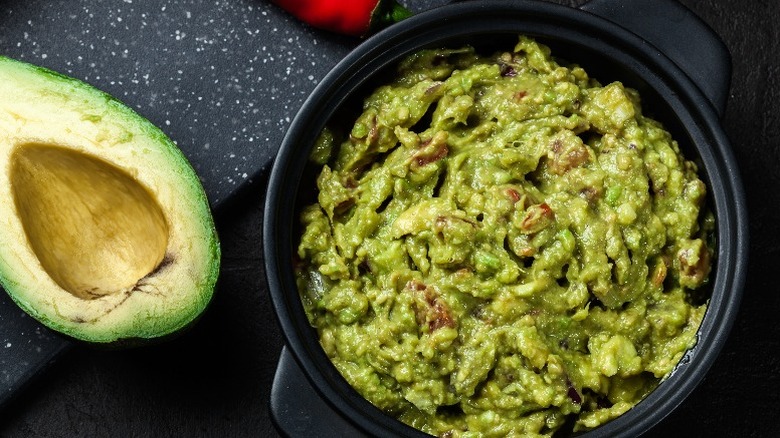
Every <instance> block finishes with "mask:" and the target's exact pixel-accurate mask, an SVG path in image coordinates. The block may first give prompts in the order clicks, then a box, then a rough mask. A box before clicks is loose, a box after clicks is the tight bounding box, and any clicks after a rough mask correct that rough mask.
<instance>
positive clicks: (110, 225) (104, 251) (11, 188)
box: [0, 57, 220, 344]
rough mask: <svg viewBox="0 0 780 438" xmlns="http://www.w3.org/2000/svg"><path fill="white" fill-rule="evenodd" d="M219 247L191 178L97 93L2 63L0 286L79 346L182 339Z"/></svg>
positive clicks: (144, 123) (208, 292) (174, 151)
mask: <svg viewBox="0 0 780 438" xmlns="http://www.w3.org/2000/svg"><path fill="white" fill-rule="evenodd" d="M219 261H220V249H219V243H218V239H217V234H216V230H215V228H214V221H213V218H212V215H211V210H210V207H209V204H208V200H207V198H206V195H205V193H204V191H203V187H202V185H201V183H200V180H199V179H198V177H197V175H196V174H195V171H194V170H193V169H192V167H191V166H190V164H189V162H188V161H187V159H186V158H185V157H184V155H183V154H182V153H181V151H180V150H179V149H178V147H176V145H174V143H173V142H172V141H171V140H170V139H169V138H168V137H167V136H166V135H165V134H164V133H163V132H162V131H161V130H159V129H158V128H157V127H155V126H154V125H153V124H152V123H151V122H149V121H148V120H146V119H144V118H143V117H141V116H139V115H138V114H137V113H135V112H134V111H133V110H131V109H130V108H128V107H127V106H125V105H124V104H122V103H121V102H119V101H117V100H116V99H114V98H113V97H111V96H109V95H108V94H106V93H104V92H102V91H99V90H97V89H95V88H93V87H92V86H90V85H87V84H85V83H83V82H80V81H78V80H76V79H73V78H69V77H66V76H63V75H61V74H58V73H55V72H52V71H50V70H47V69H44V68H41V67H37V66H33V65H30V64H26V63H23V62H20V61H15V60H12V59H9V58H4V57H0V284H2V286H3V288H4V289H5V290H6V292H7V293H8V294H9V295H10V296H11V298H12V299H13V300H14V301H15V302H16V303H17V304H18V305H19V307H21V308H22V309H23V310H24V311H25V312H27V313H28V314H30V315H31V316H32V317H34V318H35V319H37V320H39V321H40V322H42V323H43V324H45V325H46V326H48V327H50V328H52V329H54V330H56V331H58V332H61V333H63V334H66V335H68V336H71V337H73V338H76V339H79V340H82V341H87V342H90V343H101V344H106V343H117V341H123V340H128V339H152V338H159V337H163V336H166V335H170V334H173V333H176V332H178V331H180V330H181V329H182V328H184V327H186V326H188V325H189V324H190V323H192V322H193V321H194V320H195V319H196V318H197V317H198V316H199V315H200V314H201V313H202V312H203V311H204V309H205V308H206V306H207V304H208V303H209V301H210V300H211V297H212V294H213V291H214V286H215V283H216V281H217V277H218V272H219Z"/></svg>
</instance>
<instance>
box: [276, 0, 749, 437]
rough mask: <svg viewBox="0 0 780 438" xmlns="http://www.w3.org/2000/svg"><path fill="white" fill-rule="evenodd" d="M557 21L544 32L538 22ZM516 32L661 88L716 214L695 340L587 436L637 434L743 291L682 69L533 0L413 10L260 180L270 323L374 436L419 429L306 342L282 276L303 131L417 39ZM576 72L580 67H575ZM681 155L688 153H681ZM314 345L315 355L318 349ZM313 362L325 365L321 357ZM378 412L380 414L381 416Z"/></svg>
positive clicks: (730, 210) (310, 104)
mask: <svg viewBox="0 0 780 438" xmlns="http://www.w3.org/2000/svg"><path fill="white" fill-rule="evenodd" d="M550 29H558V30H559V31H560V32H559V33H556V34H555V35H546V34H547V33H548V32H547V31H548V30H550ZM510 32H514V34H515V35H519V34H528V35H531V36H532V37H533V36H535V37H537V38H538V37H539V36H541V37H547V38H553V39H556V40H560V41H562V42H570V41H574V39H575V38H581V40H578V41H579V43H580V44H592V45H593V46H594V47H597V48H598V51H599V52H600V53H603V52H604V51H607V52H609V53H608V54H607V55H608V57H610V58H615V60H616V62H621V63H623V65H624V66H625V67H627V68H630V69H631V70H632V72H633V73H634V74H637V75H638V76H639V77H641V78H642V79H644V80H645V81H646V82H647V83H648V84H650V86H651V87H652V88H653V89H654V90H656V92H658V93H659V94H660V95H661V98H662V99H664V100H665V101H666V102H667V103H668V104H669V105H670V107H671V108H672V109H673V111H674V112H675V117H676V118H677V119H678V120H680V124H681V125H682V126H683V127H684V129H685V130H686V133H687V135H689V136H690V141H691V143H692V145H693V147H694V148H695V149H696V151H697V153H698V155H699V156H700V158H701V160H702V163H703V164H704V167H703V169H700V170H701V171H702V172H703V173H705V174H706V175H707V177H708V178H709V183H708V189H709V192H710V196H711V197H712V199H713V204H714V206H713V210H714V212H715V214H716V216H717V218H718V220H717V223H716V225H717V231H716V236H717V240H718V248H717V251H718V254H717V259H716V266H715V268H714V269H713V274H712V275H714V276H715V280H714V281H713V282H712V283H713V285H712V296H711V298H710V302H709V306H708V309H707V312H706V313H705V317H704V320H703V321H702V324H701V327H700V328H699V331H698V337H699V342H698V343H697V345H696V346H695V347H694V348H693V349H691V350H690V351H689V352H688V353H687V354H686V355H685V357H684V358H683V359H682V360H681V362H680V363H679V364H678V366H677V367H676V368H675V370H674V371H673V372H672V373H671V375H670V376H668V377H667V378H666V379H665V381H664V382H662V384H661V385H659V387H658V388H656V389H655V390H654V391H653V392H652V393H650V394H649V395H648V396H647V397H645V398H644V399H643V400H642V401H640V402H639V403H638V404H637V405H636V406H634V407H633V408H632V409H631V410H630V411H629V412H626V413H625V414H623V415H621V416H620V417H618V418H616V419H614V420H612V421H610V422H608V423H606V424H604V425H602V426H599V427H598V428H596V429H594V430H593V431H591V432H588V433H587V434H586V435H587V436H634V435H637V434H639V433H641V432H643V431H646V430H648V429H649V428H651V427H652V426H654V425H655V424H657V423H658V422H659V421H661V420H662V419H663V418H664V417H665V416H666V415H668V414H669V413H670V412H671V411H672V410H673V409H674V408H676V407H677V406H678V405H679V404H680V403H681V402H682V401H683V400H684V399H685V398H686V397H687V396H688V395H689V394H690V392H691V391H692V390H693V389H694V388H695V387H696V386H697V385H698V384H699V383H700V382H701V380H702V379H703V377H704V375H705V374H706V372H707V371H708V370H709V369H710V367H711V366H712V364H713V362H714V361H715V359H716V357H717V356H718V354H719V352H720V350H721V349H722V347H723V344H724V343H725V340H726V338H727V336H728V333H729V331H730V330H731V327H732V325H733V322H734V319H735V317H736V313H737V311H738V307H739V302H740V299H741V295H742V289H743V287H744V281H745V275H746V267H747V254H748V252H747V248H748V227H747V223H748V222H747V208H746V205H745V196H744V192H743V188H742V182H741V178H740V176H739V171H738V168H737V166H736V161H735V159H734V157H733V154H732V151H731V148H730V145H729V141H728V138H727V136H726V135H725V133H724V132H723V130H722V127H721V124H720V119H719V117H718V116H717V114H716V111H715V110H714V109H713V107H712V105H711V104H710V102H709V101H708V100H707V98H706V97H705V96H704V95H703V94H702V92H701V90H700V89H699V88H698V87H697V86H696V84H694V83H693V82H692V81H691V80H690V79H689V78H688V76H686V75H685V73H684V72H683V71H682V70H680V68H679V67H677V66H676V65H675V64H674V63H673V62H671V61H670V60H669V58H667V57H666V56H665V55H664V54H663V53H661V52H659V51H658V49H656V48H655V47H654V46H652V45H649V44H648V43H647V42H646V41H644V40H642V39H641V38H639V37H638V36H636V35H634V34H633V33H631V32H630V31H628V30H627V29H625V28H623V27H621V26H619V25H617V24H615V23H612V22H610V21H608V20H606V19H603V18H601V17H598V16H596V15H594V14H591V13H588V12H585V11H582V10H580V9H575V8H571V7H568V6H563V5H558V4H553V3H544V2H539V1H533V0H518V1H513V2H505V1H501V0H486V1H481V2H461V3H452V4H449V5H446V6H442V7H439V8H435V9H432V10H430V11H426V12H423V13H420V14H418V15H415V16H413V17H411V18H409V19H407V20H404V21H402V22H401V23H398V24H396V25H393V26H391V27H390V28H388V29H385V30H384V31H382V32H380V33H378V34H376V35H374V36H373V37H371V38H369V39H367V40H365V41H364V42H363V43H361V44H360V45H359V46H358V47H357V48H355V49H354V50H353V51H352V52H350V53H349V54H348V55H347V56H346V57H345V58H344V59H342V60H341V61H340V62H339V63H338V64H337V65H336V66H335V67H334V68H333V69H332V70H331V71H330V72H329V73H328V74H327V75H326V76H325V77H324V78H323V80H322V81H321V82H320V83H319V84H318V85H317V87H315V89H314V91H313V92H312V93H311V94H310V96H309V98H308V99H307V100H306V101H305V102H304V104H303V105H302V107H301V108H300V110H299V112H298V114H297V115H296V116H295V118H294V119H293V121H292V122H291V124H290V127H289V128H288V131H287V133H286V135H285V137H284V139H283V141H282V144H281V147H280V150H279V154H278V156H277V158H276V160H275V162H274V164H273V168H272V170H271V175H270V178H269V180H268V186H267V195H266V204H265V217H264V221H263V242H264V259H265V265H266V280H267V283H268V289H269V292H270V294H271V299H272V304H273V307H274V310H275V314H276V317H277V321H278V323H279V325H280V327H281V329H282V332H283V335H284V337H285V340H286V343H287V345H288V347H289V349H290V350H291V353H292V355H293V357H294V358H295V360H296V362H297V363H298V365H299V366H300V367H301V369H302V370H303V372H304V374H305V375H306V376H307V378H308V379H309V380H310V382H311V383H312V386H313V387H315V388H316V390H317V392H318V393H319V394H320V396H322V397H323V399H324V400H325V401H326V402H328V403H329V404H330V405H331V406H332V407H334V408H335V409H336V410H337V411H338V412H340V413H342V414H343V415H344V416H345V417H346V418H347V419H349V420H350V421H351V422H353V423H354V424H355V425H356V426H358V427H359V428H361V429H363V430H366V431H370V432H371V433H372V434H375V435H379V436H382V435H387V436H397V435H398V434H404V435H418V436H427V435H425V434H423V433H422V432H418V431H416V430H414V429H412V428H411V427H409V426H406V425H404V424H403V423H401V422H400V421H398V420H395V419H394V418H392V417H390V416H389V415H386V414H384V413H382V412H381V411H380V410H379V409H378V408H375V407H374V406H373V405H371V404H370V403H369V402H368V401H367V400H365V399H364V398H363V397H362V396H360V395H359V394H358V393H357V392H356V391H354V390H353V389H352V388H351V387H349V385H348V384H347V383H346V381H345V380H344V379H343V378H342V377H341V375H340V374H339V373H338V371H336V369H335V367H334V366H333V365H332V364H331V363H330V361H329V360H328V359H327V357H326V356H325V355H324V352H322V349H321V348H319V344H318V340H317V339H316V337H314V339H312V336H310V333H309V334H308V336H307V333H304V332H306V331H311V327H310V326H309V325H308V320H307V319H306V316H305V314H304V312H303V308H302V304H301V302H300V298H299V296H298V291H297V288H295V282H294V279H293V278H292V269H291V263H290V260H292V254H293V252H292V245H293V244H294V243H293V238H294V236H292V235H291V228H292V225H291V224H292V221H293V220H295V219H294V217H293V212H294V209H295V194H296V193H297V192H298V189H299V188H298V181H299V179H300V177H301V175H302V174H303V167H304V163H305V161H306V159H305V158H306V157H308V155H309V151H310V150H311V144H312V143H313V139H314V138H316V135H317V133H318V132H319V131H320V130H321V129H322V127H323V126H324V125H325V123H326V121H327V120H328V119H329V118H330V117H331V116H332V115H333V113H334V112H335V111H336V108H337V107H339V106H340V105H341V104H343V103H344V102H345V100H346V99H347V98H348V97H350V95H351V93H353V92H355V90H358V89H359V88H360V87H361V86H363V85H364V84H366V83H367V81H369V80H370V79H371V78H372V77H374V75H375V74H376V72H377V71H379V70H382V69H384V68H387V67H388V66H390V65H393V64H394V63H396V62H397V61H398V60H399V59H400V58H401V57H403V55H405V54H408V53H410V52H411V51H414V50H416V49H417V48H420V47H421V46H425V45H430V44H433V43H440V42H443V41H452V40H453V39H456V38H457V39H460V38H467V37H474V36H476V35H483V34H487V33H510ZM586 70H587V68H586ZM688 158H690V157H688ZM318 350H319V351H318ZM323 358H324V359H325V362H326V363H322V362H323ZM388 419H389V420H388Z"/></svg>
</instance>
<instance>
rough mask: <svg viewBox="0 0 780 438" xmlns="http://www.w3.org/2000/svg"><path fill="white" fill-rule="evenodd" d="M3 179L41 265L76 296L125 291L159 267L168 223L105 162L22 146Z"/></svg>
mask: <svg viewBox="0 0 780 438" xmlns="http://www.w3.org/2000/svg"><path fill="white" fill-rule="evenodd" d="M10 172H11V176H10V182H11V187H12V190H13V194H14V202H15V203H16V208H17V210H18V212H19V217H20V220H21V221H22V226H23V227H24V230H25V232H26V234H27V239H28V240H29V242H30V245H31V246H32V249H33V251H34V252H35V255H36V256H38V259H39V260H40V262H41V265H42V266H43V268H44V269H45V270H46V272H47V273H48V274H49V275H50V276H51V277H52V279H53V280H54V281H55V282H56V283H57V284H58V285H60V287H62V288H63V289H64V290H66V291H68V292H70V293H71V294H73V295H74V296H76V297H78V298H82V299H94V298H99V297H101V296H103V295H108V294H115V293H121V292H124V291H127V290H128V289H132V288H134V287H137V286H138V282H139V281H140V280H141V279H143V278H145V277H146V276H147V275H149V274H151V273H152V272H153V271H154V269H155V268H156V267H157V266H159V265H160V263H161V262H162V261H163V258H164V256H165V251H166V248H167V246H168V225H167V224H166V222H165V216H164V215H163V212H162V210H161V209H160V206H159V205H158V204H157V201H156V200H155V199H154V197H153V196H152V195H151V194H150V193H149V191H148V190H147V189H146V188H144V187H142V186H141V185H140V184H138V182H137V181H135V180H134V179H133V178H132V177H130V175H128V174H127V173H126V172H124V171H122V170H121V169H118V168H117V167H115V166H113V165H111V164H110V163H108V162H105V161H103V160H99V159H96V158H93V157H90V156H88V155H85V154H82V153H79V152H74V151H71V150H68V149H65V148H61V147H53V146H45V145H38V144H30V145H22V146H20V147H18V148H16V150H15V151H14V152H13V154H12V155H11V171H10Z"/></svg>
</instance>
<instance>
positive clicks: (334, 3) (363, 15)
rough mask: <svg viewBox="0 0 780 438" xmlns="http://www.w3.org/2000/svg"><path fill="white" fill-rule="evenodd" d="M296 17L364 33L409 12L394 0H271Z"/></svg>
mask: <svg viewBox="0 0 780 438" xmlns="http://www.w3.org/2000/svg"><path fill="white" fill-rule="evenodd" d="M272 1H273V2H274V3H276V4H277V5H278V6H279V7H281V8H282V9H284V10H285V11H287V12H289V13H290V14H292V15H293V16H295V17H296V18H298V19H299V20H301V21H303V22H304V23H307V24H309V25H311V26H313V27H316V28H319V29H325V30H329V31H331V32H336V33H341V34H345V35H352V36H358V37H359V36H366V35H368V34H370V33H372V32H375V31H377V30H379V29H381V28H383V27H386V26H388V25H390V24H393V23H397V22H399V21H401V20H403V19H405V18H408V17H410V16H411V15H412V13H411V12H410V11H409V10H408V9H406V8H405V7H403V6H401V5H400V4H398V3H397V2H396V1H395V0H353V1H344V0H272Z"/></svg>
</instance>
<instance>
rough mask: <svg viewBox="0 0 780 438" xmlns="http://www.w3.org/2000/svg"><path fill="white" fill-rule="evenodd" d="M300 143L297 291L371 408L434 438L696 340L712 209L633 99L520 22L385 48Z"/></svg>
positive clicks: (494, 419)
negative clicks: (350, 113) (391, 50)
mask: <svg viewBox="0 0 780 438" xmlns="http://www.w3.org/2000/svg"><path fill="white" fill-rule="evenodd" d="M345 131H346V132H345V133H344V134H343V135H339V134H338V129H337V128H332V129H326V130H325V131H324V132H323V133H322V135H321V136H320V139H319V141H318V144H317V145H316V147H315V150H314V153H313V155H312V158H313V159H314V160H315V161H316V162H317V163H318V164H319V165H321V166H322V167H321V168H322V171H321V173H320V174H319V177H318V179H317V186H318V198H317V202H316V203H314V204H313V205H310V206H308V207H306V208H305V209H304V210H303V212H302V215H301V220H302V226H303V228H302V229H303V232H302V237H301V240H300V244H299V247H298V255H299V256H300V259H301V260H300V263H299V264H298V269H297V275H298V283H299V289H300V292H301V297H302V299H303V302H304V305H305V307H306V310H307V312H308V315H309V318H310V321H311V323H312V325H313V326H314V327H316V329H317V331H318V332H319V335H320V340H321V344H322V346H323V348H324V349H325V351H326V352H327V354H328V356H329V357H330V358H331V359H332V361H333V363H334V364H335V366H336V367H337V368H338V370H339V371H340V372H341V373H342V374H343V376H344V377H345V378H346V380H347V381H348V382H349V383H350V384H351V385H352V386H354V388H355V389H356V390H357V391H359V392H360V393H361V394H362V395H363V396H365V397H366V398H367V399H368V400H369V401H370V402H371V403H373V404H374V405H376V406H378V407H379V408H381V409H382V410H384V411H386V412H387V413H389V414H390V415H393V416H396V417H398V418H399V419H400V420H401V421H403V422H405V423H407V424H409V425H411V426H413V427H416V428H418V429H421V430H423V431H425V432H427V433H430V434H432V435H438V436H447V437H455V436H506V435H531V436H535V435H552V434H553V433H554V432H555V431H557V430H559V429H560V430H568V431H572V430H574V431H580V430H587V429H590V428H594V427H597V426H599V425H601V424H604V423H605V422H607V421H609V420H611V419H613V418H615V417H617V416H619V415H621V414H622V413H624V412H626V411H627V410H629V409H630V408H631V407H632V406H633V405H635V404H636V403H637V402H638V401H640V400H641V399H642V398H643V397H644V396H646V395H647V394H648V393H649V392H650V391H652V390H653V388H654V387H656V386H657V385H658V384H659V382H660V381H661V380H663V379H664V377H665V376H667V375H668V374H669V373H670V372H671V371H672V370H673V369H674V367H675V366H676V364H677V363H678V361H679V360H680V359H681V358H682V357H683V355H684V354H685V353H686V350H688V349H689V348H691V347H692V346H693V345H694V344H695V342H696V332H697V329H698V327H699V324H700V322H701V320H702V317H703V314H704V311H705V303H704V302H703V300H701V299H695V297H694V296H692V295H693V294H692V293H691V292H692V291H693V290H694V289H696V288H698V287H700V286H701V285H702V284H703V283H705V282H706V281H707V277H708V274H709V269H710V258H711V257H712V251H711V247H712V246H713V245H712V243H711V242H708V236H709V235H710V232H711V229H712V227H713V217H712V216H711V215H710V214H707V213H705V211H704V209H703V203H704V198H705V193H706V190H705V185H704V184H703V183H702V181H701V180H700V179H699V178H698V177H697V170H696V166H695V165H694V164H693V163H692V162H690V161H686V160H685V159H684V158H683V157H682V155H681V153H680V151H679V148H678V145H677V143H676V142H675V141H674V140H673V139H672V138H671V136H670V134H669V133H668V132H667V131H666V130H664V128H663V127H662V126H661V125H660V124H659V123H658V122H656V121H654V120H651V119H649V118H647V117H645V116H643V115H642V112H641V107H640V103H639V96H638V95H637V93H636V92H635V91H634V90H631V89H628V88H626V87H624V86H623V85H622V84H621V83H618V82H615V83H611V84H608V85H606V86H602V85H600V84H599V83H597V82H596V81H595V80H593V79H591V78H589V77H588V76H587V74H586V72H585V71H584V70H583V69H582V68H580V67H577V66H564V65H559V64H558V63H557V62H556V61H554V60H553V58H552V57H551V56H550V51H549V49H548V48H547V47H545V46H543V45H540V44H538V43H536V42H535V41H533V40H531V39H529V38H525V37H521V38H520V41H519V43H518V44H517V46H516V47H515V48H514V50H513V51H511V52H506V53H500V54H497V55H493V56H482V55H480V54H478V53H476V52H475V51H474V50H473V49H471V48H463V49H459V50H426V51H422V52H419V53H417V54H415V55H413V56H411V57H409V58H407V59H406V60H404V61H403V62H402V63H401V64H400V66H399V69H398V74H397V76H396V77H395V79H394V80H393V81H392V82H391V83H389V84H387V85H384V86H381V87H379V88H378V89H376V90H375V91H374V92H373V94H371V95H370V96H369V97H368V98H367V99H366V100H365V103H364V106H363V112H362V114H360V115H359V117H357V120H356V121H355V122H354V124H353V125H352V126H351V127H348V128H347V129H346V130H345Z"/></svg>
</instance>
